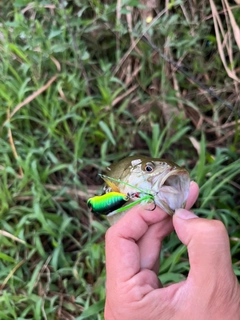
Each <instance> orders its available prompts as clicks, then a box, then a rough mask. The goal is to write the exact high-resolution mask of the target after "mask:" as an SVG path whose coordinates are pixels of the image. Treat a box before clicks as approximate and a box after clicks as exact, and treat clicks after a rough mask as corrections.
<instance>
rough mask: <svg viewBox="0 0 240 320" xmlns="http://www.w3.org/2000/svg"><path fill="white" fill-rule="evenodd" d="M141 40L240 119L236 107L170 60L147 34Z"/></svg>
mask: <svg viewBox="0 0 240 320" xmlns="http://www.w3.org/2000/svg"><path fill="white" fill-rule="evenodd" d="M141 40H142V41H144V42H145V43H147V44H148V45H149V46H150V47H151V48H152V49H153V50H155V51H156V52H158V53H159V54H160V56H161V57H162V58H163V59H164V60H165V61H167V62H168V63H170V64H171V65H172V66H174V67H175V68H176V69H177V70H179V71H180V72H182V73H183V74H184V75H185V76H186V77H187V78H188V79H190V80H192V81H193V82H194V83H195V84H196V85H197V86H199V87H200V88H202V89H203V90H204V91H206V92H208V93H209V94H210V95H211V96H212V97H214V98H215V99H216V100H218V101H219V102H221V103H222V104H223V105H225V106H226V107H228V109H230V110H231V111H232V112H234V113H236V114H237V115H238V117H240V112H238V111H235V109H234V107H233V106H232V104H231V103H229V102H227V101H225V100H223V99H222V98H220V97H219V96H218V95H217V94H216V93H215V92H214V91H213V89H212V88H210V87H208V86H206V85H205V84H203V83H202V82H201V81H198V80H197V79H196V78H195V77H194V76H192V75H191V74H190V73H189V72H188V71H187V70H186V68H185V67H184V66H180V65H179V64H178V63H177V62H176V61H174V60H172V59H170V58H168V57H167V56H166V55H165V54H164V53H162V51H161V50H160V49H159V48H158V47H157V46H156V45H155V44H154V43H153V42H152V41H151V40H150V39H149V38H148V37H147V36H146V34H143V35H142V37H141Z"/></svg>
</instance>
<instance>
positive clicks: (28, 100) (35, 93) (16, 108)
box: [3, 75, 58, 127]
mask: <svg viewBox="0 0 240 320" xmlns="http://www.w3.org/2000/svg"><path fill="white" fill-rule="evenodd" d="M57 77H58V75H55V76H54V77H52V78H51V79H50V80H49V81H48V82H47V83H46V84H45V85H44V86H43V87H41V88H40V89H38V90H37V91H35V92H34V93H32V94H31V95H30V96H28V97H27V98H26V99H25V100H24V101H23V102H21V103H19V104H18V105H17V106H16V107H15V108H14V109H13V111H12V112H11V113H10V115H9V117H8V119H7V120H6V121H5V122H4V123H3V127H4V126H5V125H6V123H7V122H8V121H10V119H11V118H12V117H13V116H14V114H15V113H16V112H18V111H19V110H20V109H21V108H22V107H24V106H25V105H26V104H28V103H29V102H31V101H32V100H34V99H35V98H36V97H37V96H39V95H40V94H41V93H43V92H44V91H45V90H47V88H48V87H50V85H51V84H52V83H53V82H54V81H55V80H56V79H57Z"/></svg>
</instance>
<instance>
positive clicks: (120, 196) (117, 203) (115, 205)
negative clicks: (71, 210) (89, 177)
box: [87, 192, 130, 215]
mask: <svg viewBox="0 0 240 320" xmlns="http://www.w3.org/2000/svg"><path fill="white" fill-rule="evenodd" d="M129 199H130V197H129V196H128V195H126V194H124V193H120V192H108V193H106V194H103V195H102V196H95V197H92V198H90V199H88V201H87V205H88V207H89V209H90V210H91V211H92V213H94V214H97V215H98V214H105V215H107V214H108V213H110V212H112V211H114V210H116V209H119V208H121V207H122V206H123V205H124V204H126V203H127V202H128V201H129Z"/></svg>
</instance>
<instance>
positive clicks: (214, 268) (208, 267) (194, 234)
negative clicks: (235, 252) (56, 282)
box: [105, 182, 240, 320]
mask: <svg viewBox="0 0 240 320" xmlns="http://www.w3.org/2000/svg"><path fill="white" fill-rule="evenodd" d="M197 196H198V186H197V184H196V183H194V182H193V183H191V186H190V194H189V197H188V201H187V205H186V208H187V209H190V208H191V206H192V205H193V204H194V202H195V201H196V199H197ZM173 228H174V229H175V231H176V233H177V235H178V237H179V239H180V240H181V241H182V242H183V243H184V244H185V245H186V246H187V249H188V254H189V260H190V267H191V269H190V272H189V275H188V277H187V279H186V280H185V281H182V282H180V283H176V284H173V285H170V286H168V287H165V288H162V287H161V284H160V281H159V279H158V277H157V275H158V269H159V263H158V262H159V252H160V250H161V242H162V240H163V239H164V238H165V237H166V236H167V235H168V234H169V233H170V232H172V231H173ZM106 269H107V282H106V304H105V320H134V319H136V320H141V319H143V320H168V319H171V320H181V319H184V320H185V319H186V320H188V319H191V320H198V319H199V320H208V319H209V320H210V319H213V320H215V319H217V320H228V319H229V320H235V319H236V320H237V319H240V286H239V284H238V282H237V278H236V277H235V275H234V273H233V271H232V265H231V256H230V249H229V239H228V235H227V232H226V229H225V227H224V225H223V224H222V223H221V222H220V221H216V220H207V219H201V218H198V217H197V216H196V215H194V214H193V213H192V212H190V211H188V210H184V209H179V210H177V211H176V213H175V214H174V216H173V218H171V217H170V216H168V215H167V214H166V213H164V212H163V211H162V210H161V209H159V208H156V210H154V211H147V213H146V210H144V207H142V206H136V207H134V208H133V209H131V210H130V211H129V212H128V214H126V215H125V216H124V217H123V218H121V220H119V221H118V222H117V223H116V224H115V225H113V226H112V227H111V228H109V230H108V231H107V234H106Z"/></svg>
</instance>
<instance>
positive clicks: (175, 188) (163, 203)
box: [154, 168, 190, 215]
mask: <svg viewBox="0 0 240 320" xmlns="http://www.w3.org/2000/svg"><path fill="white" fill-rule="evenodd" d="M166 171H167V172H165V174H164V175H163V176H162V179H160V180H157V179H156V181H155V183H156V185H155V188H154V189H155V190H154V191H156V196H155V201H156V204H157V205H158V206H159V207H160V208H162V209H163V210H164V211H166V212H167V213H168V214H170V215H173V213H174V212H175V210H176V209H179V208H184V207H185V205H186V200H187V197H188V194H189V187H190V176H189V173H188V171H187V170H186V169H184V168H176V169H172V170H166Z"/></svg>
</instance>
